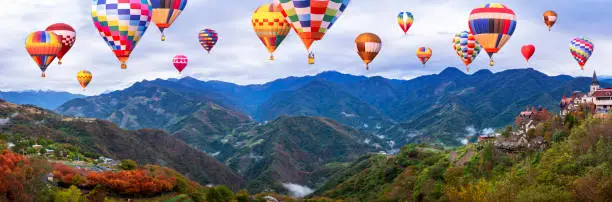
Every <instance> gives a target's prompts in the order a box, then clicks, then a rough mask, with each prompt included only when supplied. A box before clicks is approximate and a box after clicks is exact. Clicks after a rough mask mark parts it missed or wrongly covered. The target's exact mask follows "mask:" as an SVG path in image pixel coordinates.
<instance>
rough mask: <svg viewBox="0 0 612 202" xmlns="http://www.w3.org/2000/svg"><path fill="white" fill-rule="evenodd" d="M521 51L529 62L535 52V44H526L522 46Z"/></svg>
mask: <svg viewBox="0 0 612 202" xmlns="http://www.w3.org/2000/svg"><path fill="white" fill-rule="evenodd" d="M521 53H523V57H525V60H527V62H529V59H531V56H533V54H534V53H535V46H534V45H533V44H527V45H524V46H523V48H521Z"/></svg>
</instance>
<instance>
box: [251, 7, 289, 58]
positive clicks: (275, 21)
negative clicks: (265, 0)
mask: <svg viewBox="0 0 612 202" xmlns="http://www.w3.org/2000/svg"><path fill="white" fill-rule="evenodd" d="M282 9H283V8H282V7H281V5H280V4H264V5H262V6H260V7H259V8H257V10H255V12H254V13H253V16H252V17H251V23H252V24H253V29H254V30H255V34H257V37H259V39H260V40H261V42H262V43H263V44H264V45H265V46H266V48H267V49H268V52H269V53H270V60H274V55H273V53H274V51H276V49H277V48H278V46H280V44H281V43H282V42H283V40H284V39H285V37H286V36H287V34H289V31H290V30H291V25H289V23H288V22H287V21H286V20H285V17H284V16H283V14H282V13H281V11H282Z"/></svg>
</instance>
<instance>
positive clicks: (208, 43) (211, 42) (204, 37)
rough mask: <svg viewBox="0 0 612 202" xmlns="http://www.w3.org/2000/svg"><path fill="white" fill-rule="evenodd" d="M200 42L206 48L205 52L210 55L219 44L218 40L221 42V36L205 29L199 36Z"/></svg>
mask: <svg viewBox="0 0 612 202" xmlns="http://www.w3.org/2000/svg"><path fill="white" fill-rule="evenodd" d="M198 40H199V41H200V45H202V47H204V50H206V51H207V52H208V53H210V50H212V48H213V47H214V46H215V44H217V40H219V35H218V34H217V32H215V30H212V29H204V30H202V31H200V33H199V34H198Z"/></svg>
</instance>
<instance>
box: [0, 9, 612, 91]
mask: <svg viewBox="0 0 612 202" xmlns="http://www.w3.org/2000/svg"><path fill="white" fill-rule="evenodd" d="M267 2H268V1H267V0H240V1H227V0H190V1H189V2H188V5H187V8H186V9H185V11H184V12H183V14H182V15H181V16H180V17H179V18H178V19H177V21H176V22H175V23H174V25H173V26H172V27H171V28H170V29H167V30H166V36H167V40H166V41H165V42H161V41H160V33H159V31H158V30H157V28H156V27H155V25H154V24H151V25H150V26H149V29H148V30H147V32H146V34H145V35H144V37H143V39H142V40H141V41H140V43H139V44H138V46H137V47H136V49H135V50H134V52H133V53H132V56H131V58H130V61H129V63H128V69H127V70H121V69H120V67H119V62H118V61H117V60H116V58H115V57H114V55H113V54H112V52H111V50H110V48H109V47H108V46H107V45H106V43H104V41H103V40H102V38H101V37H100V36H99V34H98V33H97V31H96V30H95V27H94V26H93V23H92V20H91V13H90V12H91V11H90V10H91V1H88V0H44V1H43V0H39V1H32V0H12V1H7V2H5V3H3V6H2V7H0V24H2V25H3V28H2V29H0V33H2V42H1V43H0V54H1V56H0V91H14V90H30V89H43V90H56V91H69V92H73V93H84V94H87V95H93V94H98V93H102V92H108V91H112V90H117V89H123V88H126V87H129V86H130V85H132V84H133V83H134V82H137V81H142V80H144V79H147V80H152V79H156V78H163V79H166V78H179V77H181V76H192V77H196V78H198V79H201V80H222V81H228V82H233V83H238V84H252V83H264V82H267V81H271V80H274V79H277V78H283V77H288V76H304V75H313V74H317V73H319V72H322V71H328V70H335V71H339V72H342V73H349V74H355V75H366V76H384V77H388V78H399V79H410V78H414V77H417V76H421V75H427V74H435V73H439V72H440V71H441V70H442V69H444V68H445V67H448V66H455V67H460V69H464V68H463V66H464V65H463V63H462V62H461V61H460V59H459V58H458V57H457V55H456V54H455V53H454V50H453V48H452V46H451V40H452V37H453V35H454V34H455V33H457V32H460V31H463V30H467V29H468V28H467V20H468V16H469V13H470V11H471V10H472V9H473V8H474V7H478V6H481V5H483V4H485V3H488V1H482V0H352V1H351V3H350V5H349V7H348V8H347V10H346V12H345V14H344V15H343V16H342V17H341V18H340V19H339V20H338V21H337V23H336V24H335V25H334V27H332V29H331V30H330V31H328V33H327V35H326V36H325V38H324V39H323V40H322V41H320V42H317V44H316V45H315V46H314V50H315V52H316V53H317V63H316V64H315V65H307V64H306V51H305V49H304V47H303V45H302V43H301V41H300V40H299V39H298V38H297V36H296V34H295V33H293V31H291V33H290V34H289V36H288V38H287V39H286V40H285V41H284V42H283V44H282V45H281V46H280V48H279V49H278V50H277V52H276V54H275V55H276V58H277V60H275V61H268V60H267V59H268V53H267V51H266V49H265V48H264V46H263V44H261V42H260V41H259V39H258V38H257V37H256V36H255V33H254V32H253V29H252V27H251V22H250V19H251V14H252V12H253V11H254V10H255V9H256V8H257V7H258V6H259V5H261V4H264V3H267ZM499 2H500V3H504V4H506V5H507V6H509V7H510V8H512V9H513V10H514V11H515V12H516V14H517V18H518V25H517V29H516V31H515V33H514V35H513V36H512V38H511V39H510V41H509V42H508V44H506V46H505V47H504V48H503V49H502V50H501V52H500V53H499V54H497V55H496V56H495V60H496V66H495V67H493V68H491V70H492V71H494V72H498V71H502V70H505V69H511V68H525V67H527V66H528V65H527V63H526V62H525V61H524V59H523V58H522V56H521V54H520V48H521V46H522V45H524V44H528V43H533V44H534V45H535V46H536V49H537V50H536V53H535V55H534V57H533V58H532V61H531V66H533V67H534V68H535V69H537V70H539V71H542V72H544V73H546V74H549V75H559V74H567V75H572V76H590V75H591V74H592V72H593V70H597V72H598V73H599V74H601V75H612V62H611V60H610V59H606V57H611V56H612V37H611V36H612V13H610V12H609V8H610V7H612V1H610V0H567V1H559V0H507V1H499ZM549 9H551V10H555V11H557V13H558V14H559V21H558V23H557V24H556V25H555V26H554V27H553V31H552V32H548V30H547V29H546V26H545V25H544V23H543V20H542V16H541V15H542V13H543V12H544V11H546V10H549ZM404 10H405V11H410V12H412V13H413V14H414V17H415V23H414V25H413V27H412V28H411V29H410V31H409V35H408V36H403V32H402V31H401V29H400V28H399V26H398V25H397V20H396V16H397V12H399V11H404ZM56 22H63V23H68V24H70V25H72V26H73V27H74V28H75V29H76V30H77V41H76V44H75V45H74V47H73V48H72V50H71V51H70V52H69V53H68V54H67V55H66V56H65V57H64V60H63V62H64V65H62V66H58V65H57V64H56V63H57V61H55V62H54V64H53V65H51V66H50V67H49V69H48V70H47V78H45V79H42V78H40V70H39V69H38V67H37V66H36V65H35V64H34V62H33V61H32V59H31V58H30V57H29V55H28V54H27V52H26V50H25V48H24V41H25V38H26V36H27V35H28V34H29V33H30V32H33V31H38V30H44V29H45V28H46V27H47V26H48V25H50V24H52V23H56ZM203 28H212V29H214V30H216V31H217V32H218V33H219V35H220V39H219V42H218V44H217V46H216V47H215V48H214V49H213V50H212V53H211V54H210V55H206V54H204V50H203V49H202V47H201V46H200V44H199V43H198V41H197V33H198V31H199V30H201V29H203ZM362 32H372V33H375V34H378V35H379V36H380V37H381V38H382V41H383V47H382V51H381V53H380V54H379V56H378V57H377V58H376V59H375V60H374V62H373V63H372V64H371V65H370V71H366V70H365V67H364V65H363V63H362V62H361V60H360V58H359V56H358V55H357V54H356V53H355V52H354V39H355V37H356V36H357V35H359V34H360V33H362ZM579 36H581V37H587V38H589V39H591V40H592V41H593V42H594V43H595V51H594V53H593V55H592V56H591V59H590V60H589V62H588V63H587V65H586V70H585V71H581V70H580V68H579V66H578V65H577V63H576V62H575V61H574V59H573V58H572V57H571V55H570V53H569V49H568V45H569V42H570V40H571V39H572V38H574V37H579ZM419 46H429V47H431V48H432V49H433V57H432V59H431V60H430V61H429V62H428V64H427V66H426V67H425V68H423V67H422V66H421V65H420V63H419V61H418V59H417V58H416V56H415V51H416V48H417V47H419ZM177 54H184V55H186V56H188V57H189V59H190V63H189V66H188V67H187V68H186V69H185V71H183V75H179V74H178V73H177V72H176V70H175V69H174V67H173V66H172V64H171V60H172V57H173V56H174V55H177ZM488 63H489V59H488V57H487V55H486V54H485V53H484V52H483V53H481V54H480V55H479V56H478V58H477V59H476V61H475V62H474V63H473V65H472V72H475V71H477V70H478V69H481V68H489V67H488ZM83 69H84V70H90V71H91V72H92V73H93V75H94V78H93V81H92V83H91V84H90V86H89V87H88V90H87V91H86V92H82V91H81V90H80V86H79V85H78V83H77V81H76V73H77V72H78V71H79V70H83Z"/></svg>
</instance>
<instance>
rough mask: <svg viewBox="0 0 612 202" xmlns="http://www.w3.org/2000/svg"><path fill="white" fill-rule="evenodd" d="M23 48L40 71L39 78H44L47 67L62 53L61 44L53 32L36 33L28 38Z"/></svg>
mask: <svg viewBox="0 0 612 202" xmlns="http://www.w3.org/2000/svg"><path fill="white" fill-rule="evenodd" d="M25 48H26V50H27V51H28V53H29V54H30V56H32V59H34V62H36V64H37V65H38V67H39V68H40V70H41V71H42V75H41V76H42V77H45V71H47V67H49V65H50V64H51V62H53V60H54V59H55V57H57V56H58V55H59V53H60V52H61V51H62V43H61V41H60V38H59V37H58V36H57V35H56V34H54V33H53V32H46V31H37V32H33V33H31V34H30V35H29V36H28V38H27V39H26V42H25Z"/></svg>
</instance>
